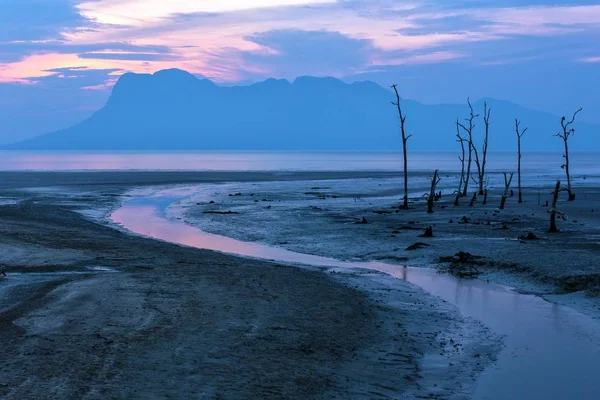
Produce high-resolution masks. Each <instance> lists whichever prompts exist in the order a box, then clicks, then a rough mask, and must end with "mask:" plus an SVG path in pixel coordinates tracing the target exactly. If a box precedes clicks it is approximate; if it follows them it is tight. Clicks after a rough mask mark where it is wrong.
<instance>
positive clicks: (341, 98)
mask: <svg viewBox="0 0 600 400" xmlns="http://www.w3.org/2000/svg"><path fill="white" fill-rule="evenodd" d="M400 83H401V81H400ZM391 100H393V94H392V92H391V91H390V90H388V89H385V88H382V87H381V86H379V85H376V84H374V83H372V82H357V83H353V84H346V83H344V82H342V81H340V80H337V79H334V78H314V77H301V78H298V79H296V80H295V81H294V82H293V83H290V82H288V81H285V80H275V79H268V80H266V81H264V82H260V83H256V84H254V85H250V86H236V87H222V86H217V85H215V84H214V83H213V82H211V81H210V80H207V79H198V78H196V77H195V76H193V75H191V74H189V73H188V72H185V71H181V70H177V69H171V70H164V71H159V72H156V73H155V74H153V75H149V74H132V73H128V74H125V75H123V76H122V77H121V78H120V79H119V81H118V82H117V84H116V85H115V87H114V88H113V91H112V94H111V96H110V99H109V100H108V102H107V104H106V105H105V106H104V107H103V108H102V109H101V110H99V111H97V112H96V113H95V114H94V115H92V116H91V117H90V118H88V119H87V120H85V121H83V122H82V123H79V124H77V125H75V126H72V127H70V128H67V129H63V130H60V131H56V132H52V133H48V134H45V135H42V136H39V137H36V138H33V139H30V140H26V141H22V142H18V143H13V144H9V145H4V146H2V147H3V148H4V149H21V150H394V149H399V148H400V139H399V128H398V119H397V117H396V114H395V109H394V107H393V106H392V105H391V104H390V101H391ZM487 101H488V104H489V106H490V107H491V108H492V127H491V137H490V149H491V150H494V151H496V150H512V149H514V148H515V145H516V136H515V133H514V118H515V117H518V118H519V119H520V120H521V121H522V126H527V127H529V131H528V132H527V136H526V137H525V138H524V140H523V143H524V148H525V149H527V150H559V149H560V148H561V142H560V140H559V139H558V138H555V137H553V135H554V134H555V133H557V132H558V130H559V128H560V125H559V121H560V118H559V117H558V116H554V115H550V114H547V113H544V112H540V111H535V110H530V109H526V108H523V107H520V106H518V105H516V104H513V103H510V102H506V101H500V100H494V99H488V100H487ZM402 105H403V107H404V111H405V113H406V115H407V116H408V117H407V128H408V131H409V133H411V134H413V137H412V138H411V139H410V141H409V146H410V148H411V149H414V150H452V149H456V148H457V146H458V144H457V143H456V142H455V134H456V128H455V124H454V121H455V120H456V118H457V117H459V118H461V119H463V118H465V117H466V116H467V114H468V108H467V106H466V104H459V105H457V104H441V105H424V104H421V103H418V102H416V101H412V100H404V101H403V104H402ZM474 107H475V110H476V112H478V113H482V112H483V100H480V101H478V102H475V103H474ZM567 111H570V110H567ZM575 127H576V129H577V136H576V137H575V138H574V139H573V141H572V143H571V144H572V148H573V149H574V150H598V149H599V148H600V146H599V145H598V144H599V143H600V141H599V140H598V138H597V136H598V133H600V126H595V125H590V124H584V123H577V124H576V125H575ZM482 128H483V121H482V120H481V119H478V120H477V127H476V132H477V135H478V136H479V137H480V135H481V133H482Z"/></svg>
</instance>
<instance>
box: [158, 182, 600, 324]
mask: <svg viewBox="0 0 600 400" xmlns="http://www.w3.org/2000/svg"><path fill="white" fill-rule="evenodd" d="M491 176H492V178H493V179H495V180H496V181H500V180H501V176H497V175H494V174H492V175H491ZM528 178H530V177H528ZM594 179H595V181H597V177H589V178H588V179H587V180H586V181H583V180H582V181H581V182H582V183H585V182H589V183H588V184H586V185H580V186H576V187H575V188H574V191H575V193H576V195H577V196H576V201H572V202H570V201H567V199H566V194H565V193H561V195H560V200H559V202H558V206H557V208H558V210H559V211H560V212H561V213H563V215H565V218H564V219H562V218H560V217H559V218H558V222H557V224H558V228H559V230H560V232H557V233H550V232H548V229H549V208H550V207H549V206H548V203H551V199H552V190H553V189H552V187H553V185H552V179H546V180H547V182H545V181H544V182H542V183H544V185H542V184H540V183H539V182H538V184H537V185H536V186H535V187H532V186H526V187H525V188H524V202H523V203H522V204H518V200H517V196H516V188H515V190H514V196H513V197H509V198H508V199H507V201H506V206H505V208H504V209H503V210H500V209H499V205H500V196H501V189H500V188H496V189H494V188H492V189H490V191H489V195H488V198H487V204H482V203H483V196H478V197H477V200H476V201H475V202H474V203H473V205H470V203H471V196H472V193H471V194H470V195H469V197H468V198H461V199H460V202H459V205H458V206H454V200H455V197H454V195H452V191H453V188H454V187H456V185H457V176H455V175H452V174H445V175H444V176H443V179H442V181H441V183H440V186H439V189H440V190H443V191H444V194H443V196H442V197H441V199H440V200H439V201H437V202H436V203H435V208H434V212H433V213H432V214H428V213H427V206H426V198H425V197H424V196H423V194H424V193H427V192H428V183H429V182H428V180H427V179H425V178H424V177H413V178H411V186H410V190H411V201H410V207H409V209H408V210H400V209H398V204H399V199H400V198H401V191H400V188H401V184H402V182H401V180H400V179H397V178H390V177H377V176H373V177H372V178H368V179H360V178H357V179H350V180H346V179H335V178H333V179H331V180H327V181H297V182H287V183H284V184H274V183H272V182H263V183H260V184H259V183H231V184H226V185H212V186H208V187H205V190H202V191H200V192H199V193H198V194H197V195H195V196H191V197H189V198H187V199H184V200H182V201H180V202H178V203H177V204H174V205H172V206H171V207H169V209H168V210H167V214H168V216H169V217H171V218H180V219H183V220H184V221H186V223H188V224H191V225H194V226H197V227H199V228H200V229H202V230H204V231H206V232H210V233H215V234H221V235H225V236H232V237H234V238H236V239H240V240H249V241H254V242H261V243H266V244H269V245H273V246H278V247H284V248H286V249H289V250H292V251H297V252H300V253H310V254H315V255H319V256H325V257H333V258H336V259H340V260H349V261H383V262H386V263H391V264H398V265H406V266H417V267H419V266H427V267H436V268H438V269H440V271H443V272H447V273H452V274H455V275H457V276H460V277H464V278H474V277H479V278H480V279H487V280H490V281H495V282H498V283H501V284H506V285H509V286H512V287H516V288H517V289H518V290H519V291H521V292H524V293H533V294H537V295H540V296H542V297H544V298H546V299H548V300H551V301H554V302H558V303H561V304H564V305H568V306H571V307H573V308H576V309H577V310H579V311H581V312H583V313H585V314H587V315H588V316H591V317H592V318H599V317H600V264H599V263H598V255H599V254H600V188H599V187H598V186H597V185H594V184H593V181H594ZM554 182H556V181H554ZM223 210H227V211H230V212H233V213H234V214H230V215H219V214H206V213H205V212H206V211H223ZM428 227H432V228H433V237H421V236H422V235H423V233H424V232H425V229H426V228H428Z"/></svg>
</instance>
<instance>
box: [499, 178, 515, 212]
mask: <svg viewBox="0 0 600 400" xmlns="http://www.w3.org/2000/svg"><path fill="white" fill-rule="evenodd" d="M513 175H514V173H513V172H511V173H510V178H508V176H507V175H506V172H504V191H503V192H502V199H501V200H500V209H501V210H504V205H505V204H506V198H507V197H508V196H509V194H510V184H511V183H512V179H513Z"/></svg>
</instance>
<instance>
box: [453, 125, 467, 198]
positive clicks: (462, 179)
mask: <svg viewBox="0 0 600 400" xmlns="http://www.w3.org/2000/svg"><path fill="white" fill-rule="evenodd" d="M456 137H457V139H456V141H457V142H458V143H460V148H461V150H462V155H461V156H459V157H458V159H459V160H460V181H459V183H458V191H457V192H456V198H455V199H454V205H455V206H458V200H459V199H460V197H461V196H462V191H463V183H464V182H465V140H466V139H465V138H463V137H462V136H460V123H459V122H458V120H456Z"/></svg>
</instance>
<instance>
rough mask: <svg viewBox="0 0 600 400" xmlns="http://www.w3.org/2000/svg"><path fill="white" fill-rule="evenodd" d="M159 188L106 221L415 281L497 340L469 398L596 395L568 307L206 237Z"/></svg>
mask: <svg viewBox="0 0 600 400" xmlns="http://www.w3.org/2000/svg"><path fill="white" fill-rule="evenodd" d="M174 193H176V192H173V191H172V190H171V191H170V192H169V191H164V192H161V193H158V194H154V195H152V196H148V197H143V198H138V199H135V200H131V201H129V202H127V203H126V204H125V205H124V206H123V207H122V208H120V209H118V210H116V211H115V212H114V213H113V214H112V220H113V221H114V222H116V223H118V224H120V225H122V226H123V227H125V228H127V229H128V230H130V231H132V232H136V233H139V234H142V235H146V236H150V237H153V238H156V239H162V240H166V241H170V242H175V243H179V244H183V245H187V246H192V247H197V248H202V249H209V250H215V251H220V252H224V253H231V254H236V255H238V256H246V257H253V258H260V259H266V260H275V261H278V262H284V263H290V264H305V265H313V266H323V267H332V268H367V269H372V270H377V271H381V272H385V273H388V274H390V275H392V276H395V277H397V278H400V279H403V280H406V281H408V282H411V283H413V284H416V285H418V286H420V287H422V288H423V289H425V290H426V291H428V292H430V293H433V294H435V295H437V296H439V297H441V298H442V299H444V300H446V301H448V302H450V303H452V304H454V305H456V306H457V307H458V308H459V309H460V310H461V312H462V313H463V314H464V315H466V316H469V317H473V318H475V319H477V320H479V321H481V322H483V323H484V324H485V325H487V326H488V327H489V328H491V329H492V330H493V331H494V332H496V333H498V334H501V335H503V336H504V337H505V345H506V347H505V349H504V350H503V351H502V353H501V354H500V356H499V360H498V362H497V363H496V364H495V365H494V367H492V368H489V369H487V370H486V371H485V372H484V374H483V375H482V377H481V378H480V380H479V382H478V386H477V389H476V393H475V398H476V399H571V398H581V399H584V398H586V399H587V398H596V396H597V394H598V393H600V380H599V379H597V373H598V371H600V326H599V323H598V322H597V321H594V320H592V319H590V318H588V317H585V316H583V315H581V314H579V313H577V312H575V311H574V310H572V309H570V308H567V307H562V306H559V305H557V304H551V303H548V302H546V301H544V300H542V299H541V298H538V297H535V296H530V295H522V294H519V293H516V292H513V291H511V290H510V289H509V288H507V287H504V286H500V285H496V284H492V283H487V282H484V281H480V280H462V279H457V278H455V277H452V276H450V275H445V274H437V273H436V272H435V271H434V270H433V269H427V268H425V269H423V268H412V267H406V266H399V265H392V264H386V263H381V262H343V261H339V260H335V259H331V258H326V257H318V256H313V255H308V254H299V253H295V252H291V251H287V250H284V249H280V248H274V247H269V246H266V245H261V244H257V243H247V242H242V241H238V240H234V239H231V238H227V237H223V236H219V235H213V234H209V233H206V232H203V231H201V230H199V229H197V228H194V227H191V226H189V225H186V224H184V223H182V222H178V221H171V220H168V219H166V218H165V217H164V209H165V208H166V207H167V206H168V205H169V204H170V203H172V202H173V201H176V200H178V199H180V198H181V197H185V196H186V195H189V192H188V191H186V190H184V191H180V192H178V194H179V197H177V196H175V194H174Z"/></svg>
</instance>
